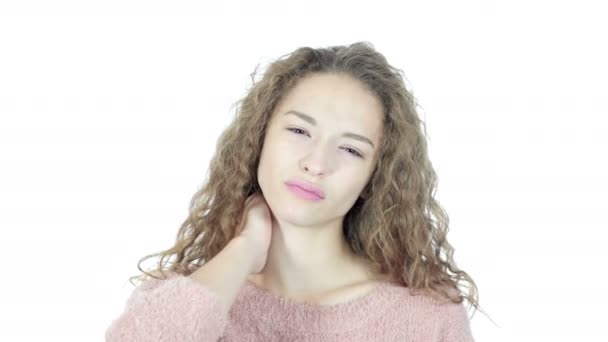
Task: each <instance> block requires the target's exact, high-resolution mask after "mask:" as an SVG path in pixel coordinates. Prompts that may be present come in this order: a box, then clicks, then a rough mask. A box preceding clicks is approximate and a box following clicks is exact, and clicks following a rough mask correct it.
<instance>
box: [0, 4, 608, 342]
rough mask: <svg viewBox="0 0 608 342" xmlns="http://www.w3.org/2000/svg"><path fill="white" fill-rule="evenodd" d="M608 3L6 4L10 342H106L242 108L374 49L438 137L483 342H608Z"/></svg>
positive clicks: (0, 145)
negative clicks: (274, 80) (316, 64)
mask: <svg viewBox="0 0 608 342" xmlns="http://www.w3.org/2000/svg"><path fill="white" fill-rule="evenodd" d="M600 3H601V2H600V1H597V2H589V1H568V2H564V1H543V2H540V1H529V0H528V1H500V2H498V1H445V2H436V1H418V2H405V1H394V2H389V1H365V2H355V1H348V2H332V1H327V2H320V1H305V2H293V3H292V2H287V1H255V2H246V1H241V2H234V1H224V2H222V4H221V5H220V4H217V3H211V2H209V3H203V2H195V1H183V2H179V3H177V2H166V1H124V0H123V1H114V0H113V1H103V2H102V1H97V2H91V1H86V2H85V1H53V2H48V1H47V2H43V1H4V2H2V3H1V4H0V162H1V164H0V230H1V235H0V253H1V257H2V261H3V262H4V266H3V275H2V279H1V281H0V286H1V288H2V291H0V340H2V341H41V340H45V341H49V340H50V341H103V334H104V332H105V329H106V328H107V327H108V326H109V324H110V322H111V321H112V320H113V319H115V318H116V317H117V316H118V315H119V314H120V313H121V312H122V310H123V308H124V305H125V303H126V300H127V298H128V296H129V294H130V293H131V291H132V290H133V287H132V285H131V284H130V283H129V282H128V277H130V276H132V275H136V274H138V270H137V268H136V264H137V262H138V260H139V259H140V258H141V257H143V256H145V255H147V254H150V253H153V252H157V251H160V250H163V249H166V248H168V247H171V245H172V243H173V242H174V239H175V234H176V232H177V229H178V228H179V225H180V224H181V223H182V221H183V220H184V219H185V218H186V215H187V210H188V206H189V201H190V199H191V196H192V195H193V194H194V192H195V191H196V190H197V189H198V188H199V187H200V186H201V185H202V182H203V179H204V177H205V175H206V172H207V167H208V163H209V160H210V159H211V157H212V154H213V152H214V150H215V143H216V140H217V138H218V137H219V135H220V134H221V132H222V130H223V129H224V127H225V126H226V125H227V124H228V122H229V121H230V120H231V119H232V117H233V115H234V108H233V107H232V105H233V104H234V103H235V102H236V101H237V100H238V99H240V98H241V97H242V96H243V95H244V94H245V91H246V89H247V88H248V87H249V85H250V83H251V79H250V74H251V73H252V72H253V70H254V68H255V66H256V65H257V64H258V63H261V65H266V63H267V62H270V61H272V60H273V59H275V58H278V57H279V56H281V55H283V54H286V53H289V52H291V51H293V50H295V49H296V48H298V47H301V46H311V47H324V46H329V45H346V44H351V43H353V42H355V41H363V40H365V41H369V42H371V43H372V44H373V45H374V47H375V48H376V49H377V50H378V51H380V52H381V53H382V54H384V55H385V56H386V57H387V59H388V61H389V63H391V64H392V65H393V66H395V67H397V68H400V69H402V70H403V71H404V72H405V75H406V77H407V82H408V86H409V87H411V90H412V91H413V93H414V96H415V97H416V98H417V100H418V102H419V104H420V106H421V108H420V115H421V117H423V118H424V120H425V121H426V123H427V132H428V134H429V136H430V140H429V153H430V158H431V161H432V163H433V165H434V167H435V170H436V172H437V173H438V176H439V189H438V192H437V197H438V199H439V201H440V203H441V205H442V206H443V207H444V208H445V209H446V211H447V212H448V214H449V216H450V233H449V234H448V240H449V241H450V243H451V244H452V245H453V246H454V247H455V248H456V252H455V254H454V257H455V259H456V262H457V265H458V266H459V267H460V268H462V269H464V270H465V271H467V272H468V273H469V274H470V275H471V276H472V277H473V279H474V280H475V281H476V284H477V286H478V288H479V295H480V303H481V305H482V308H483V309H484V310H485V311H486V312H487V313H488V314H489V315H490V317H491V318H492V320H493V321H494V323H496V324H494V323H493V322H491V321H490V320H489V319H488V318H487V317H486V316H484V315H483V314H482V313H479V312H478V313H476V314H475V316H474V317H473V319H472V329H473V334H474V336H475V337H476V339H477V341H484V342H485V341H606V340H608V337H607V336H608V333H606V332H605V323H606V314H605V312H606V305H607V304H608V303H607V301H606V296H605V292H604V291H605V289H606V285H605V282H604V280H605V277H604V272H605V269H606V266H605V261H606V257H605V253H604V251H605V248H606V240H605V238H606V237H607V234H606V229H607V228H608V225H607V224H606V221H605V216H604V215H605V213H606V211H605V210H606V202H607V201H606V190H608V189H607V188H608V187H607V186H606V185H607V182H606V179H605V177H606V174H607V171H608V170H607V167H606V146H608V144H607V143H608V139H607V138H606V134H607V133H606V130H607V129H608V127H607V125H606V122H607V119H606V117H607V115H608V110H607V109H608V106H607V105H606V102H605V101H606V98H607V96H606V91H607V90H608V87H607V86H606V80H607V77H608V72H607V71H608V70H607V67H606V61H607V60H608V54H607V52H606V41H607V38H606V32H608V26H607V25H606V21H605V18H606V11H605V10H604V9H603V7H602V6H601V5H600Z"/></svg>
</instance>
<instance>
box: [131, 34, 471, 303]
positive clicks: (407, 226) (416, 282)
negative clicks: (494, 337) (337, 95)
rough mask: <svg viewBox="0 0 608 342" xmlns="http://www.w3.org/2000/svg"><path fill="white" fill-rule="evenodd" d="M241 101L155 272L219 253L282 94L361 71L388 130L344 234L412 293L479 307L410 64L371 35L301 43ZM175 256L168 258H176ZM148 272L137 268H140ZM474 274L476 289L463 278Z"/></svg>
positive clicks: (250, 188)
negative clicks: (460, 259)
mask: <svg viewBox="0 0 608 342" xmlns="http://www.w3.org/2000/svg"><path fill="white" fill-rule="evenodd" d="M258 67H259V64H258V65H257V66H256V68H255V70H254V72H253V73H252V74H251V79H252V85H251V88H250V89H249V90H248V92H247V94H246V95H245V96H244V97H243V98H241V99H240V100H238V101H237V102H236V103H235V104H236V105H237V110H236V112H235V118H234V120H233V122H232V123H231V124H230V125H229V126H228V127H227V128H226V129H225V131H224V132H223V133H222V134H221V135H220V137H219V139H218V141H217V144H216V151H215V154H214V155H213V157H212V159H211V161H210V167H209V171H208V173H207V175H206V177H205V180H206V182H204V183H203V186H202V187H201V188H200V189H199V190H198V191H197V192H196V193H195V194H194V195H193V197H192V199H191V203H190V208H189V215H188V217H187V218H186V219H185V221H184V222H183V223H182V225H181V227H180V228H179V231H178V233H177V237H176V241H175V244H174V246H173V247H171V248H169V249H167V250H164V251H162V252H160V253H155V254H150V255H147V256H145V257H143V258H142V259H140V261H139V263H138V269H139V270H140V271H142V272H143V273H145V274H147V275H148V276H151V277H154V278H156V276H154V274H150V273H148V272H147V271H144V270H143V269H142V268H141V265H140V264H141V263H142V262H143V261H144V260H146V259H148V258H151V257H158V256H160V258H159V259H158V264H157V266H156V269H154V273H155V274H158V273H161V274H164V271H171V272H176V273H178V274H183V275H189V274H191V273H192V272H194V270H196V269H197V268H198V267H200V266H201V265H202V264H203V263H204V262H205V261H208V260H211V259H212V258H213V257H214V256H215V255H216V254H218V253H219V252H220V251H221V250H222V249H223V248H224V247H225V246H226V245H227V244H228V242H230V240H231V239H233V238H234V237H235V236H236V235H237V232H236V231H235V227H237V226H238V224H239V222H238V221H239V220H240V217H241V212H242V211H243V209H244V202H245V200H246V199H247V198H248V197H249V196H250V195H251V194H253V193H254V192H256V191H258V190H259V184H258V180H257V172H256V171H257V168H258V163H259V159H260V154H261V151H262V144H263V141H264V136H265V133H266V127H267V123H268V121H269V119H270V117H271V113H272V112H273V109H274V108H275V106H276V105H277V103H278V102H279V101H280V100H281V98H283V97H284V96H285V94H287V93H288V92H289V90H290V89H292V88H293V87H294V85H295V84H296V82H298V80H299V79H301V78H302V77H304V76H307V75H310V74H312V73H341V74H347V75H350V76H353V77H355V79H358V80H360V81H361V82H362V84H363V85H364V86H366V87H367V89H368V90H370V91H371V92H372V93H373V94H375V95H377V96H378V98H379V99H380V100H381V103H382V104H383V107H384V113H383V115H384V119H383V123H384V124H383V139H382V142H381V146H380V150H379V153H378V155H377V157H376V160H375V161H374V162H375V165H376V166H375V169H374V171H373V173H372V176H371V178H370V180H369V182H368V184H367V185H366V186H365V188H364V189H363V191H362V192H361V196H360V197H359V198H358V199H357V201H356V202H355V204H354V205H353V207H352V208H351V209H350V210H349V211H348V212H347V214H346V216H345V217H344V224H343V234H344V237H345V239H346V240H347V241H348V243H349V244H350V246H351V248H352V250H353V251H354V252H355V253H357V254H358V255H360V256H363V257H365V258H367V259H368V260H370V261H371V263H372V265H375V266H376V267H377V268H378V269H379V270H380V271H381V272H383V273H385V274H387V275H389V277H390V278H391V279H393V280H394V281H396V282H398V283H400V284H402V285H403V286H405V287H407V288H409V290H410V292H411V293H412V294H414V295H417V294H418V293H425V294H429V295H431V296H432V297H433V298H442V299H444V300H445V299H447V300H448V301H451V302H453V303H462V302H463V300H464V299H465V298H466V299H467V300H468V301H469V303H470V304H471V305H473V306H474V307H475V309H477V310H479V303H478V294H477V286H476V285H475V282H474V281H473V279H472V278H471V277H470V276H469V275H468V274H467V273H466V272H465V271H463V270H460V269H459V268H458V267H457V266H456V263H455V262H454V260H453V254H454V248H453V247H452V246H451V245H450V244H449V243H448V241H447V239H446V235H447V232H448V230H449V228H448V222H449V219H448V216H447V214H446V212H445V211H444V210H443V209H442V207H441V206H440V205H439V203H438V201H437V200H436V199H434V198H433V196H434V192H435V189H436V186H437V175H436V173H435V171H434V170H433V167H432V164H431V162H430V161H429V158H428V154H427V143H426V125H425V124H424V122H423V121H421V120H420V118H419V116H418V114H417V112H416V107H417V104H416V100H415V99H414V97H413V95H412V93H411V92H410V91H408V90H407V88H406V85H405V83H404V79H405V76H404V75H403V71H401V70H400V69H396V68H394V67H392V66H391V65H389V63H388V62H387V60H386V58H385V57H384V56H383V55H382V54H380V53H378V52H377V51H376V50H375V48H374V47H373V45H372V44H371V43H369V42H366V41H362V42H356V43H354V44H351V45H348V46H331V47H326V48H318V49H314V48H311V47H301V48H298V49H296V50H295V51H293V52H292V53H289V54H286V55H283V56H281V57H280V58H278V59H277V60H275V61H273V62H272V63H270V65H269V66H268V67H267V69H266V71H265V72H264V73H263V77H262V79H261V80H259V81H257V82H256V81H255V75H256V71H257V69H258ZM171 258H172V259H173V260H172V261H171V262H168V261H169V259H171ZM142 276H143V275H140V276H136V277H131V279H133V278H140V277H142ZM459 282H463V283H465V284H468V286H466V287H467V288H468V293H464V291H462V290H461V289H460V288H459V287H458V286H459Z"/></svg>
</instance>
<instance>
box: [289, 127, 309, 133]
mask: <svg viewBox="0 0 608 342" xmlns="http://www.w3.org/2000/svg"><path fill="white" fill-rule="evenodd" d="M287 130H288V131H291V132H294V133H296V132H295V131H300V132H306V131H305V130H303V129H300V128H288V129H287ZM296 134H300V133H296Z"/></svg>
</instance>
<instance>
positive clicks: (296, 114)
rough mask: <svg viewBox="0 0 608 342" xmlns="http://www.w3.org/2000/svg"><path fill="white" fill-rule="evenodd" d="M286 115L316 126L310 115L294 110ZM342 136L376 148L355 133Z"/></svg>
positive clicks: (346, 133) (366, 139) (369, 141)
mask: <svg viewBox="0 0 608 342" xmlns="http://www.w3.org/2000/svg"><path fill="white" fill-rule="evenodd" d="M287 114H293V115H295V116H297V117H299V118H300V119H302V120H304V121H306V122H308V123H310V124H311V125H313V126H316V125H317V120H315V118H313V117H312V116H310V115H307V114H304V113H301V112H298V111H295V110H289V111H287V112H285V114H284V115H287ZM342 136H343V137H346V138H352V139H355V140H359V141H362V142H364V143H368V144H370V145H372V147H373V148H376V147H375V146H374V143H373V142H372V141H371V140H369V139H368V138H366V137H364V136H362V135H359V134H356V133H352V132H344V133H342Z"/></svg>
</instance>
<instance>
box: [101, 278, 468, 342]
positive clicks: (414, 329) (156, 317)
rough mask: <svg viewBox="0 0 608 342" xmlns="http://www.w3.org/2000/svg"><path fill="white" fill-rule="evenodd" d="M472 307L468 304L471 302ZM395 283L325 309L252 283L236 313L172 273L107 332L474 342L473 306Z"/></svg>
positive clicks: (184, 337)
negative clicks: (445, 300) (414, 292)
mask: <svg viewBox="0 0 608 342" xmlns="http://www.w3.org/2000/svg"><path fill="white" fill-rule="evenodd" d="M463 303H464V302H463ZM463 303H461V304H454V303H451V302H448V303H447V304H440V303H439V302H437V301H434V300H432V299H431V298H430V297H427V296H423V295H416V296H412V295H410V294H409V292H408V290H407V288H405V287H402V286H399V285H397V284H394V283H390V282H382V283H379V284H378V285H377V286H376V288H375V289H374V290H373V291H371V292H369V293H367V294H366V295H364V296H362V297H359V298H357V299H355V300H351V301H350V302H345V303H339V304H335V305H317V304H312V303H304V302H296V301H294V300H291V299H289V298H286V297H281V296H279V295H277V294H275V293H273V292H270V291H268V290H266V289H262V288H259V287H257V286H256V285H255V284H254V283H252V282H250V281H248V280H247V281H246V282H245V283H244V285H243V287H242V288H241V290H240V292H239V294H238V296H237V298H236V299H235V301H234V303H233V305H232V306H231V307H230V311H229V313H228V314H224V312H225V311H223V309H222V307H221V303H220V299H219V297H218V296H217V295H216V294H215V293H214V292H212V291H211V290H209V289H208V288H206V287H205V286H204V285H202V284H200V283H197V282H195V281H194V280H192V279H191V278H189V277H185V276H182V275H178V274H176V273H170V276H169V277H168V278H167V279H164V280H157V279H149V280H146V281H145V282H144V283H142V284H141V285H139V286H138V287H136V288H135V289H134V290H133V293H132V294H131V296H130V297H129V299H128V300H127V303H126V305H125V308H124V311H123V312H122V313H121V314H120V316H118V317H117V318H115V319H114V320H113V321H112V322H111V324H110V325H109V327H108V328H107V330H106V332H105V338H106V341H108V342H114V341H129V342H136V341H193V342H194V341H196V342H207V341H209V342H211V341H213V342H216V341H315V342H321V341H348V342H357V341H365V342H370V341H411V342H426V341H432V342H440V341H441V342H470V341H474V339H473V335H472V333H471V328H470V321H469V318H468V316H467V312H466V310H465V307H464V305H463Z"/></svg>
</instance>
